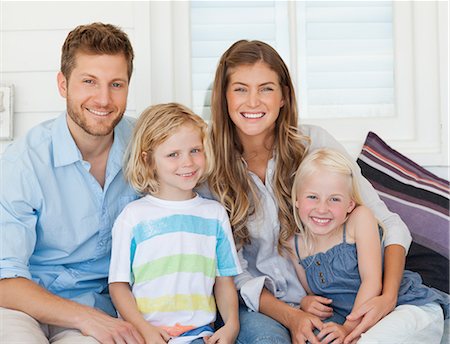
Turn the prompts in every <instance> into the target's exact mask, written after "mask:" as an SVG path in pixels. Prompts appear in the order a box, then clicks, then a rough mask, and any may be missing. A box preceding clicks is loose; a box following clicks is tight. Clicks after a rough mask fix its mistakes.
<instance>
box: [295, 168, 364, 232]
mask: <svg viewBox="0 0 450 344" xmlns="http://www.w3.org/2000/svg"><path fill="white" fill-rule="evenodd" d="M295 206H296V207H297V209H298V214H299V217H300V219H301V221H302V223H303V226H304V227H305V228H307V229H308V230H309V231H310V233H311V234H312V235H313V236H327V235H330V234H333V233H334V232H335V231H336V230H337V229H339V228H340V226H341V225H342V224H343V223H344V222H345V220H346V218H347V214H348V213H350V212H351V211H352V210H353V209H354V208H355V202H354V201H353V200H352V198H351V195H350V180H349V177H347V176H344V175H342V174H340V173H336V172H329V171H323V170H318V171H317V172H315V173H314V174H313V175H310V176H308V177H306V178H305V179H303V180H302V181H301V182H300V187H299V190H298V192H297V201H296V203H295Z"/></svg>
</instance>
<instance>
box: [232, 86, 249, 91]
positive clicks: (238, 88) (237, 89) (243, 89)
mask: <svg viewBox="0 0 450 344" xmlns="http://www.w3.org/2000/svg"><path fill="white" fill-rule="evenodd" d="M246 91H247V90H246V89H245V88H244V87H235V88H234V92H246Z"/></svg>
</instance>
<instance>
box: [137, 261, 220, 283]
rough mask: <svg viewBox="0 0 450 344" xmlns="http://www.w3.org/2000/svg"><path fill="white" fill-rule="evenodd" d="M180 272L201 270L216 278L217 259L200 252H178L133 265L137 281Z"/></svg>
mask: <svg viewBox="0 0 450 344" xmlns="http://www.w3.org/2000/svg"><path fill="white" fill-rule="evenodd" d="M179 272H201V273H203V274H204V275H205V276H208V277H210V278H215V277H216V261H215V259H212V258H208V257H205V256H201V255H198V254H177V255H172V256H166V257H162V258H159V259H155V260H153V261H151V262H149V263H146V264H144V265H141V266H138V267H133V273H134V282H135V283H142V282H146V281H151V280H153V279H155V278H158V277H161V276H165V275H169V274H172V273H179Z"/></svg>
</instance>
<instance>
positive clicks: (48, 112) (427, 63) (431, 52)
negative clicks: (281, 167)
mask: <svg viewBox="0 0 450 344" xmlns="http://www.w3.org/2000/svg"><path fill="white" fill-rule="evenodd" d="M403 7H405V8H409V9H408V11H410V13H409V17H408V18H409V19H407V21H408V22H407V23H406V24H407V26H405V25H403V24H404V23H402V26H401V28H403V29H404V30H407V37H408V41H407V42H404V44H409V45H403V47H406V48H402V50H401V52H402V53H403V54H406V55H411V60H410V63H411V66H409V69H410V71H411V73H410V74H408V75H407V77H405V78H403V76H400V80H399V81H400V82H406V83H407V84H408V85H409V86H408V88H409V89H410V91H411V93H410V95H411V96H410V97H407V99H406V98H404V101H406V102H410V103H411V104H412V105H411V109H413V111H412V112H411V114H409V115H408V117H407V119H406V120H405V122H408V126H409V127H411V130H410V132H409V134H408V135H409V137H408V138H407V139H404V140H403V139H402V140H398V139H396V138H395V137H389V138H387V139H388V143H389V144H391V145H393V147H394V148H396V149H398V150H399V151H400V152H402V153H406V155H407V156H408V157H410V158H412V159H413V160H416V161H418V162H420V163H421V164H423V165H425V166H426V167H428V168H429V169H430V170H432V171H433V172H435V173H437V174H438V175H440V176H442V177H444V178H447V179H448V170H449V169H448V165H449V158H448V145H449V143H448V137H449V136H448V132H447V131H448V32H447V28H448V3H447V2H442V1H441V2H434V1H430V2H424V1H422V2H420V1H419V2H412V3H410V5H409V7H408V6H403ZM397 8H400V9H401V8H402V6H399V5H397ZM405 18H406V17H405ZM94 21H103V22H108V23H113V24H115V25H118V26H120V27H122V28H123V29H124V30H125V31H126V32H127V33H128V34H129V36H130V39H131V41H132V43H133V47H134V49H135V55H136V58H135V70H134V74H133V77H132V80H131V88H130V94H129V100H128V108H127V114H128V115H131V116H137V115H138V114H139V113H140V112H141V111H142V110H143V109H144V108H145V107H147V106H148V105H150V104H153V103H158V102H166V101H179V102H182V103H185V104H186V105H188V106H192V104H191V103H192V101H191V84H190V82H191V76H190V71H191V69H190V59H189V56H190V42H189V37H190V36H189V35H190V32H189V3H188V2H187V1H180V2H178V1H177V2H169V1H151V2H144V1H138V2H132V1H129V2H118V1H102V2H81V1H79V2H65V1H64V2H63V1H61V2H59V1H54V2H41V1H33V2H22V1H19V2H15V1H0V22H1V24H0V45H1V47H0V48H1V49H0V57H1V62H0V83H1V84H13V85H14V117H13V122H14V123H13V124H14V125H13V127H14V130H13V137H14V139H17V138H18V137H20V136H22V135H24V134H25V133H26V132H27V131H28V130H29V129H30V128H31V127H33V126H34V125H36V124H37V123H40V122H42V121H44V120H47V119H50V118H54V117H55V116H57V115H58V114H59V113H60V112H61V111H63V110H64V108H65V103H64V99H62V98H61V97H60V96H59V94H58V92H57V87H56V74H57V71H58V69H59V59H60V49H61V46H62V43H63V41H64V39H65V37H66V35H67V33H68V32H69V31H70V30H71V29H73V28H74V27H75V26H77V25H79V24H86V23H90V22H94ZM397 24H398V23H397ZM399 28H400V27H399ZM405 28H406V29H405ZM402 42H403V41H402ZM403 67H404V66H403ZM409 80H410V81H411V82H410V83H409ZM411 121H413V122H414V125H413V126H410V125H409V124H410V122H411ZM405 125H406V123H405ZM324 127H325V128H326V129H327V130H329V131H331V132H332V133H333V134H334V135H335V136H336V137H337V138H338V139H340V140H341V141H343V142H345V141H346V136H345V135H346V134H345V133H346V132H348V131H349V127H348V125H343V124H342V121H336V122H333V125H328V126H327V124H324ZM352 128H353V129H352ZM352 128H350V130H352V131H354V130H357V129H358V128H355V126H352ZM364 135H365V133H362V134H361V139H360V142H358V143H357V145H360V144H361V143H362V139H363V136H364ZM383 138H384V137H383ZM8 143H10V141H0V152H2V151H3V150H4V149H5V147H6V145H7V144H8ZM353 145H354V143H353ZM357 145H356V146H357ZM349 148H350V149H352V148H351V147H349ZM356 151H358V148H354V147H353V152H356Z"/></svg>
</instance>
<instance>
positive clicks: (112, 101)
mask: <svg viewBox="0 0 450 344" xmlns="http://www.w3.org/2000/svg"><path fill="white" fill-rule="evenodd" d="M127 71H128V69H127V61H126V59H125V56H124V55H123V54H117V55H89V54H83V53H78V54H77V56H76V59H75V68H74V69H73V70H72V72H71V74H70V76H69V78H68V79H67V78H66V77H65V76H64V75H63V74H62V73H61V72H60V73H59V74H58V88H59V92H60V94H61V96H63V97H64V98H66V103H67V113H68V115H69V117H68V125H69V129H70V132H71V134H72V135H73V136H74V137H75V139H76V138H78V137H80V136H81V135H86V134H87V135H90V136H108V135H110V134H111V133H112V132H113V130H114V127H115V126H116V125H117V123H119V121H120V120H121V118H122V116H123V113H124V112H125V108H126V104H127V96H128V82H129V80H128V73H127Z"/></svg>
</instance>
